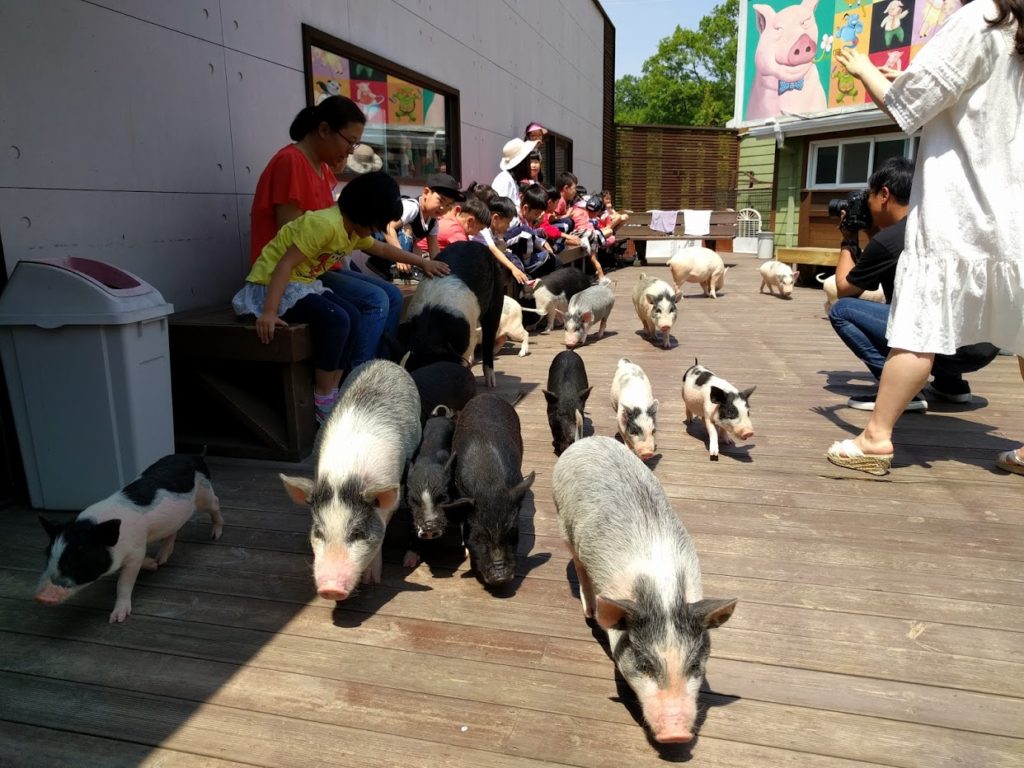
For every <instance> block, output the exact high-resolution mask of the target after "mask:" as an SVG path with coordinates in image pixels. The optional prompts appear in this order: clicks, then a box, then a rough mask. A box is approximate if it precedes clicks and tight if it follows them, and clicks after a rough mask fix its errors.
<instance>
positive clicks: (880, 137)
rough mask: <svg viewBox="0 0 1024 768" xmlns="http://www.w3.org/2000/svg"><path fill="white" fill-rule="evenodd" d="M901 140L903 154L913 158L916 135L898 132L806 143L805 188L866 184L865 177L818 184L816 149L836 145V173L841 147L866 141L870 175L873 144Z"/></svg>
mask: <svg viewBox="0 0 1024 768" xmlns="http://www.w3.org/2000/svg"><path fill="white" fill-rule="evenodd" d="M899 140H902V141H903V156H904V157H906V158H909V159H910V160H913V159H914V157H915V155H916V154H917V147H918V136H917V135H916V134H915V135H914V136H904V135H903V134H900V133H880V134H872V135H864V136H846V137H844V138H841V139H834V138H833V139H819V140H816V141H811V142H809V143H808V147H807V177H806V178H805V179H804V181H805V183H806V185H807V186H806V187H805V189H807V190H809V191H818V190H833V191H844V190H855V189H863V188H864V187H865V186H867V182H868V179H867V178H865V179H864V180H863V181H852V182H838V181H835V182H832V183H829V184H818V183H816V182H815V177H816V176H817V174H818V151H819V150H820V149H823V148H832V147H838V148H839V152H838V155H837V158H836V175H837V176H838V174H839V172H840V171H841V170H842V167H843V147H844V146H845V145H847V144H864V143H868V144H869V148H868V173H867V176H868V177H870V176H871V173H872V172H873V169H874V167H875V145H876V144H878V143H879V142H882V143H887V142H890V141H899Z"/></svg>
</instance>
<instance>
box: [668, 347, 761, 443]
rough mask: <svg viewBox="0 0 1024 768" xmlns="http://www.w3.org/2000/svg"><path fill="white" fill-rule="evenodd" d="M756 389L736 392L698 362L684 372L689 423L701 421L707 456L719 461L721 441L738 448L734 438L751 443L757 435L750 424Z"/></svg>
mask: <svg viewBox="0 0 1024 768" xmlns="http://www.w3.org/2000/svg"><path fill="white" fill-rule="evenodd" d="M755 389H756V387H751V388H750V389H744V390H743V391H742V392H741V391H739V390H738V389H736V387H734V386H733V385H732V384H730V383H729V382H728V381H726V380H725V379H723V378H721V377H719V376H715V374H713V373H712V372H711V371H709V370H708V369H707V368H705V367H704V366H702V365H700V364H699V363H698V362H697V360H696V359H694V361H693V365H691V366H690V367H689V368H687V369H686V371H685V372H684V373H683V405H684V406H685V408H686V418H685V419H684V421H685V422H686V423H689V422H690V420H691V419H693V418H700V419H701V420H702V421H703V422H704V428H705V429H707V432H708V453H709V454H710V455H711V458H712V459H717V458H718V441H719V440H721V441H722V443H723V444H724V445H735V444H736V442H735V440H733V436H735V437H738V438H739V439H740V440H749V439H750V438H752V437H753V436H754V425H753V424H752V423H751V421H750V396H751V395H752V394H753V393H754V390H755Z"/></svg>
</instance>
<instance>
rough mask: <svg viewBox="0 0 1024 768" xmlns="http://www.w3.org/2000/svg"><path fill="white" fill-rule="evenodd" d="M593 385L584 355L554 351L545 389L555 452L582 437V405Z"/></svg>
mask: <svg viewBox="0 0 1024 768" xmlns="http://www.w3.org/2000/svg"><path fill="white" fill-rule="evenodd" d="M592 389H593V387H591V386H590V384H589V382H588V381H587V368H586V366H585V365H584V364H583V358H582V357H580V356H579V355H578V354H577V353H575V352H573V351H572V350H571V349H567V350H565V351H564V352H559V353H558V354H557V355H555V357H554V359H553V360H552V361H551V365H550V367H549V368H548V388H547V389H545V390H543V392H544V398H545V399H546V400H547V401H548V425H549V426H550V427H551V438H552V443H553V444H554V447H555V455H556V456H561V455H562V451H564V450H565V449H566V448H568V447H569V446H570V445H571V444H572V443H574V442H575V441H576V440H580V439H581V438H582V437H583V409H584V407H585V406H586V404H587V398H588V397H590V391H591V390H592Z"/></svg>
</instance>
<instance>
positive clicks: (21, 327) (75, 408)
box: [0, 257, 174, 510]
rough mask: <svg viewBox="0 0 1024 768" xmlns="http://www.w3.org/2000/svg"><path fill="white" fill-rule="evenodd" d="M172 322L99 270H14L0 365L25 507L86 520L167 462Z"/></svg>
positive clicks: (29, 266)
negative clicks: (98, 504) (81, 513)
mask: <svg viewBox="0 0 1024 768" xmlns="http://www.w3.org/2000/svg"><path fill="white" fill-rule="evenodd" d="M173 311H174V307H173V306H172V305H171V304H168V303H167V302H165V301H164V299H163V296H161V295H160V293H159V291H157V290H156V289H155V288H153V286H151V285H149V284H147V283H145V282H144V281H142V280H141V279H139V278H138V277H136V276H135V275H132V274H131V273H129V272H126V271H124V270H122V269H118V268H117V267H114V266H111V265H109V264H105V263H104V262H101V261H95V260H93V259H83V258H76V257H68V258H60V259H39V260H23V261H19V262H18V263H17V265H16V266H15V268H14V272H13V273H12V274H11V278H10V281H9V282H8V284H7V287H6V288H5V289H4V292H3V295H2V296H0V355H2V359H3V367H4V375H5V376H6V379H7V388H8V390H9V391H10V395H11V407H12V410H13V411H14V424H15V429H16V431H17V433H18V444H19V446H20V447H21V455H22V462H23V464H24V466H25V477H26V481H27V483H28V490H29V496H30V498H31V503H32V506H33V507H37V508H41V509H75V510H78V509H83V508H84V507H86V506H88V505H89V504H92V503H93V502H95V501H98V500H100V499H102V498H104V497H106V496H109V495H110V494H111V493H113V492H114V491H116V490H117V489H118V488H121V487H123V486H125V485H126V484H127V483H129V482H131V481H132V480H133V479H134V478H135V477H137V476H138V474H139V473H140V472H141V471H142V470H143V469H145V468H146V467H147V466H149V465H150V464H152V463H153V462H154V461H155V460H157V459H159V458H160V457H161V456H164V455H166V454H168V453H173V452H174V423H173V417H172V412H171V365H170V354H169V352H168V345H167V322H168V321H167V316H168V315H170V314H171V313H172V312H173Z"/></svg>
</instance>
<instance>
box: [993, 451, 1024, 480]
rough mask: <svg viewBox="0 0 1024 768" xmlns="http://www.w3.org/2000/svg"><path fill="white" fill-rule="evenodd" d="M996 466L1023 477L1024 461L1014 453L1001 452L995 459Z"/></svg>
mask: <svg viewBox="0 0 1024 768" xmlns="http://www.w3.org/2000/svg"><path fill="white" fill-rule="evenodd" d="M996 466H997V467H999V468H1000V469H1005V470H1006V471H1007V472H1013V473H1014V474H1016V475H1024V459H1022V458H1021V457H1020V456H1018V455H1017V452H1016V451H1003V452H1002V453H1000V454H999V457H998V458H997V459H996Z"/></svg>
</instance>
